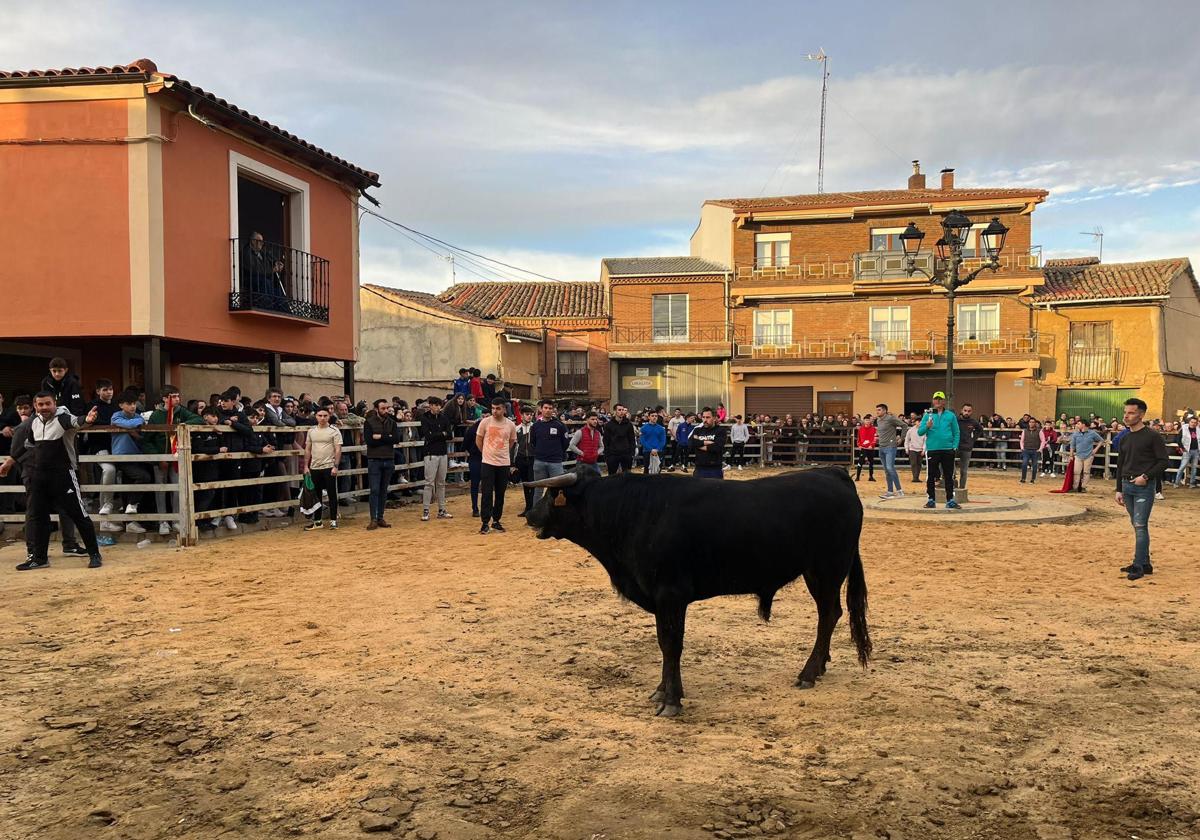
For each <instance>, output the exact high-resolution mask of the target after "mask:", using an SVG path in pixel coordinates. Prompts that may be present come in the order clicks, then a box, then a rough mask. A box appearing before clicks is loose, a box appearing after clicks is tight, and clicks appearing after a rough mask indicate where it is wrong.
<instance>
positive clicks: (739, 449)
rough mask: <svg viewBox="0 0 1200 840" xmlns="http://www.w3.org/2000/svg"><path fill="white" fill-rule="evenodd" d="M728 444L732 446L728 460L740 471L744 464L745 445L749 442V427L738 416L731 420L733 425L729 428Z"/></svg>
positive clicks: (740, 416)
mask: <svg viewBox="0 0 1200 840" xmlns="http://www.w3.org/2000/svg"><path fill="white" fill-rule="evenodd" d="M729 442H730V443H731V444H732V445H733V446H732V448H733V453H732V456H731V458H730V460H731V461H732V462H733V465H734V466H735V467H737V468H738V469H739V470H740V469H742V468H743V467H744V466H745V464H746V444H747V443H749V442H750V426H749V425H748V424H747V423H746V422H745V421H744V420H742V415H740V414H739V415H737V416H736V417H734V418H733V425H732V426H731V427H730V428H729Z"/></svg>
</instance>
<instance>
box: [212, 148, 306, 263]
mask: <svg viewBox="0 0 1200 840" xmlns="http://www.w3.org/2000/svg"><path fill="white" fill-rule="evenodd" d="M243 174H244V175H249V176H251V177H252V178H253V179H254V180H256V181H261V182H263V183H265V184H266V185H267V186H269V187H272V188H273V189H277V190H280V191H282V192H286V193H290V194H291V196H292V199H291V201H289V202H288V212H289V214H290V216H291V218H290V219H289V222H290V224H289V227H290V229H291V239H292V241H291V242H289V243H288V247H289V248H294V249H295V250H297V251H303V252H304V253H306V254H311V253H312V247H311V245H312V239H311V228H310V224H309V222H310V220H309V216H310V212H311V207H312V200H311V197H310V186H309V183H308V182H307V181H304V180H301V179H300V178H296V177H294V176H292V175H289V174H288V173H286V172H282V171H280V170H278V169H276V168H275V167H273V166H270V165H268V164H265V163H263V162H262V161H261V160H255V159H254V158H252V157H247V156H246V155H243V154H239V153H238V152H234V151H231V152H230V153H229V238H230V239H237V238H238V236H239V232H238V176H239V175H243ZM239 244H240V243H239Z"/></svg>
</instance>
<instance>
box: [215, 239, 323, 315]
mask: <svg viewBox="0 0 1200 840" xmlns="http://www.w3.org/2000/svg"><path fill="white" fill-rule="evenodd" d="M229 252H230V266H231V272H230V288H229V311H230V312H265V313H269V314H273V315H285V316H288V317H292V318H301V319H303V320H305V321H314V322H316V323H319V324H328V323H329V260H326V259H322V258H321V257H317V256H314V255H312V254H308V253H305V252H304V251H298V250H296V249H295V248H288V247H287V246H286V245H280V244H278V243H275V242H254V241H246V240H239V239H237V238H234V239H230V240H229Z"/></svg>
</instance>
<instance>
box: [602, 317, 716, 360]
mask: <svg viewBox="0 0 1200 840" xmlns="http://www.w3.org/2000/svg"><path fill="white" fill-rule="evenodd" d="M731 333H732V327H730V325H729V324H727V323H726V322H724V321H692V322H689V323H687V324H673V325H670V326H664V325H662V324H613V327H612V334H611V335H610V340H609V344H608V355H609V357H610V358H614V359H634V358H643V357H646V356H654V357H656V358H683V357H685V356H686V357H705V358H728V357H729V342H730V336H731Z"/></svg>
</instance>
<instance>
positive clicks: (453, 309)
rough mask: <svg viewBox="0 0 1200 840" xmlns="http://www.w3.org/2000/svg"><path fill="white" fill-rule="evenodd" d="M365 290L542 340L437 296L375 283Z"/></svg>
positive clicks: (536, 335) (464, 320)
mask: <svg viewBox="0 0 1200 840" xmlns="http://www.w3.org/2000/svg"><path fill="white" fill-rule="evenodd" d="M363 288H364V289H369V290H370V291H372V292H374V293H375V294H377V295H379V296H380V297H383V298H387V299H389V300H393V301H396V300H397V298H399V299H401V300H411V301H412V302H413V303H417V304H420V305H421V306H424V307H427V308H429V309H434V310H437V311H438V312H444V313H446V314H447V315H450V316H452V317H455V318H459V319H460V320H462V321H463V322H465V323H468V324H479V325H480V326H488V327H492V328H493V329H494V328H497V327H499V328H501V329H504V330H506V331H508V332H511V333H513V334H514V335H522V336H525V337H526V338H540V336H539V334H538V333H536V332H532V331H530V330H523V329H520V328H517V327H513V326H511V325H509V324H506V323H505V322H504V321H502V320H497V319H495V318H482V317H480V316H479V315H477V314H475V313H474V312H470V311H468V310H466V309H462V308H460V307H457V306H454V305H452V304H449V303H447V302H445V301H443V300H440V299H439V298H438V296H437V295H432V294H430V293H429V292H416V291H412V290H410V289H396V288H393V287H392V286H379V285H376V284H375V283H364V284H363ZM397 302H399V301H397Z"/></svg>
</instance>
